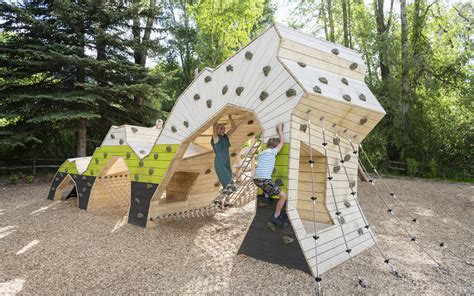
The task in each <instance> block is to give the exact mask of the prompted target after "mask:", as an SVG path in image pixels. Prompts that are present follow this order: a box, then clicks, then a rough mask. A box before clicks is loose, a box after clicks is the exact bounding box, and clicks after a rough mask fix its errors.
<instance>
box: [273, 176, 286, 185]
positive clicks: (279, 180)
mask: <svg viewBox="0 0 474 296" xmlns="http://www.w3.org/2000/svg"><path fill="white" fill-rule="evenodd" d="M275 184H276V185H278V186H284V185H285V184H284V183H283V180H282V179H280V178H277V179H275Z"/></svg>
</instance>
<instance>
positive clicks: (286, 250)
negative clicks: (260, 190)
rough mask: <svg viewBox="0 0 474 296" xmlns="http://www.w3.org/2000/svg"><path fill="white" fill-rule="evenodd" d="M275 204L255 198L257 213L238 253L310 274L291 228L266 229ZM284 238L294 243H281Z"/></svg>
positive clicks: (274, 202)
mask: <svg viewBox="0 0 474 296" xmlns="http://www.w3.org/2000/svg"><path fill="white" fill-rule="evenodd" d="M275 204H276V201H273V202H272V203H268V202H266V201H265V200H264V199H263V198H262V197H261V196H258V197H257V213H256V215H255V218H254V219H253V221H252V224H251V225H250V228H249V231H248V232H247V235H246V236H245V239H244V241H243V243H242V245H241V246H240V249H239V252H238V253H239V254H245V255H247V256H250V257H253V258H255V259H259V260H262V261H265V262H269V263H273V264H278V265H282V266H286V267H288V268H293V269H299V270H302V271H304V272H307V273H311V271H310V269H309V266H308V264H307V263H306V260H305V258H304V255H303V252H302V251H301V248H300V246H299V243H298V241H297V239H296V236H295V232H294V231H293V228H292V226H291V225H289V226H288V227H286V228H278V227H276V228H275V230H272V229H271V228H269V227H267V224H268V222H269V221H270V218H271V216H272V215H273V212H274V209H275ZM282 212H283V211H282ZM285 236H286V237H291V238H293V239H294V241H293V242H292V243H289V244H285V243H284V242H283V238H284V237H285Z"/></svg>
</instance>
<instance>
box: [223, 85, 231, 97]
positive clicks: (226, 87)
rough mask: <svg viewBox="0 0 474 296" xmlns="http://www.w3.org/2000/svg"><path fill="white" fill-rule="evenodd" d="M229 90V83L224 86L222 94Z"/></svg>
mask: <svg viewBox="0 0 474 296" xmlns="http://www.w3.org/2000/svg"><path fill="white" fill-rule="evenodd" d="M228 90H229V87H228V86H227V85H225V86H224V87H223V88H222V94H223V95H225V94H226V93H227V91H228Z"/></svg>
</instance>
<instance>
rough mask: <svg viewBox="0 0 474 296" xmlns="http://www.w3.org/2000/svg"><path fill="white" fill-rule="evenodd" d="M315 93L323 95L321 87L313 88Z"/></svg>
mask: <svg viewBox="0 0 474 296" xmlns="http://www.w3.org/2000/svg"><path fill="white" fill-rule="evenodd" d="M313 91H314V92H315V93H318V94H320V93H321V88H320V87H319V86H317V85H315V86H314V87H313Z"/></svg>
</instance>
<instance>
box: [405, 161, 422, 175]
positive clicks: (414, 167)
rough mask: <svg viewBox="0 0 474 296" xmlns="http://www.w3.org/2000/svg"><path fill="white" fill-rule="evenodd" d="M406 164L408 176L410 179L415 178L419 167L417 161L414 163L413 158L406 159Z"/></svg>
mask: <svg viewBox="0 0 474 296" xmlns="http://www.w3.org/2000/svg"><path fill="white" fill-rule="evenodd" d="M406 163H407V173H408V176H411V177H414V176H416V174H417V173H418V167H419V165H420V164H419V163H418V161H416V159H413V158H407V159H406Z"/></svg>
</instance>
